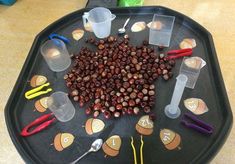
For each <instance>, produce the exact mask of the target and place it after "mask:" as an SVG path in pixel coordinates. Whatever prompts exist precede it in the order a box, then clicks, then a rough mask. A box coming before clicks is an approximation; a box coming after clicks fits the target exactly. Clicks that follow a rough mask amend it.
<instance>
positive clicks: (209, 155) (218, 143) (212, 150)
mask: <svg viewBox="0 0 235 164" xmlns="http://www.w3.org/2000/svg"><path fill="white" fill-rule="evenodd" d="M138 8H146V9H148V8H149V9H151V8H159V9H160V10H162V9H163V10H168V11H170V12H174V13H176V14H177V15H179V16H181V17H184V18H186V19H187V20H188V21H189V22H191V23H193V24H195V25H197V26H198V27H199V28H200V29H202V30H203V31H204V32H205V33H206V34H207V39H208V41H209V43H210V45H211V54H213V56H214V61H213V62H214V64H215V65H214V67H216V74H217V76H218V79H219V81H218V83H219V84H220V88H221V89H220V91H222V94H223V95H222V97H223V100H224V104H225V105H226V108H225V109H226V111H227V119H226V120H225V124H224V126H223V129H222V130H221V132H220V133H219V135H218V137H217V138H216V140H215V141H214V143H213V145H212V146H210V147H209V149H208V151H207V152H206V153H204V154H203V155H201V156H199V157H200V158H199V157H198V158H196V159H194V161H192V162H190V163H208V162H209V161H211V160H212V159H213V157H215V155H216V154H217V153H218V152H219V150H220V149H221V147H222V146H223V144H224V143H225V141H226V139H227V137H228V136H229V133H230V131H231V128H232V125H233V115H232V110H231V107H230V104H229V100H228V96H227V91H226V88H225V84H224V81H223V78H222V73H221V70H220V67H219V62H218V57H217V53H216V50H215V46H214V42H213V37H212V35H211V33H210V32H209V31H208V30H207V29H206V28H205V27H203V26H202V25H200V24H199V23H197V22H196V21H194V20H193V19H191V18H190V17H188V16H186V15H184V14H182V13H180V12H178V11H176V10H172V9H170V8H167V7H164V6H141V7H116V8H109V9H110V10H111V11H112V10H118V9H124V10H128V9H130V10H133V9H138ZM89 9H90V8H82V9H79V10H76V11H74V12H71V13H69V14H67V15H65V16H63V17H61V18H60V19H58V20H56V21H55V22H53V23H51V24H50V25H48V26H47V27H46V28H45V29H43V30H42V31H41V32H40V33H38V34H37V35H36V37H35V39H34V41H33V44H32V46H31V48H30V51H29V53H28V55H27V57H26V60H25V62H24V64H23V67H22V69H21V71H20V73H19V76H18V78H17V80H16V82H15V85H14V87H13V89H12V92H11V94H10V97H9V99H8V101H7V104H6V106H5V110H4V113H5V122H6V126H7V130H8V133H9V135H10V138H11V140H12V142H13V144H14V145H15V147H16V149H17V151H18V153H19V154H20V155H21V157H22V159H23V160H24V161H25V162H26V163H35V158H36V159H37V160H38V161H41V160H40V159H38V157H37V156H34V158H32V156H30V155H29V154H28V153H27V152H26V151H25V150H24V148H23V146H22V145H21V144H20V143H19V141H18V140H17V136H16V135H15V132H14V130H13V127H12V124H11V121H10V119H11V117H10V107H11V105H12V102H13V101H14V96H15V95H16V94H17V90H18V88H19V87H20V83H18V81H22V80H23V79H22V78H23V74H25V72H26V70H27V68H28V67H29V62H30V59H31V58H32V56H33V54H34V53H33V51H35V47H36V45H37V44H39V40H40V37H41V35H42V34H43V33H44V32H46V31H47V30H48V29H50V28H53V26H56V25H57V24H58V23H60V22H63V20H65V19H66V18H69V17H70V16H72V15H73V14H76V13H79V12H80V13H82V12H85V11H87V10H89ZM33 159H34V160H33Z"/></svg>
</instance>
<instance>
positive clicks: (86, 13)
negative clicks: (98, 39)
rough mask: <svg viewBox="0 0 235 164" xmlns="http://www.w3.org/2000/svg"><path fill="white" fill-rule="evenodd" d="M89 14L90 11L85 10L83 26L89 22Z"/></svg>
mask: <svg viewBox="0 0 235 164" xmlns="http://www.w3.org/2000/svg"><path fill="white" fill-rule="evenodd" d="M88 16H89V13H88V12H85V13H84V14H83V16H82V20H83V26H84V27H85V26H86V24H87V22H88Z"/></svg>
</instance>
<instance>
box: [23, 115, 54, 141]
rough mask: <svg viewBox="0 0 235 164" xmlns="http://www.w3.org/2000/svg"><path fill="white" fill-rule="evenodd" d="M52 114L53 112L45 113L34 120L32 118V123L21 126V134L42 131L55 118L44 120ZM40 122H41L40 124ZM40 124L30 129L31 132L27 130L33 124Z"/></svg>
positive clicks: (25, 134)
mask: <svg viewBox="0 0 235 164" xmlns="http://www.w3.org/2000/svg"><path fill="white" fill-rule="evenodd" d="M52 115H53V113H50V114H46V115H43V116H41V117H39V118H37V119H36V120H34V121H33V122H32V123H30V124H29V125H27V126H25V127H24V128H23V130H22V131H21V136H24V137H26V136H30V135H32V134H35V133H38V132H40V131H42V130H43V129H45V128H46V127H48V126H49V125H50V124H52V123H53V122H54V121H55V120H56V118H52V119H51V120H48V121H46V120H47V119H49V118H50V117H51V116H52ZM40 123H42V124H40ZM38 124H40V125H39V126H37V127H36V128H35V129H34V130H32V131H31V132H29V129H30V128H32V127H33V126H36V125H38Z"/></svg>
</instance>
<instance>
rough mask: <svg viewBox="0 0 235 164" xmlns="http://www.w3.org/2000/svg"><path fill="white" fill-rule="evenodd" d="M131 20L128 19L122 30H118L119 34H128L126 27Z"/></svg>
mask: <svg viewBox="0 0 235 164" xmlns="http://www.w3.org/2000/svg"><path fill="white" fill-rule="evenodd" d="M129 20H130V18H128V19H127V20H126V22H125V23H124V25H123V27H122V28H119V29H118V33H119V34H123V33H125V32H126V29H125V27H126V25H127V23H128V22H129Z"/></svg>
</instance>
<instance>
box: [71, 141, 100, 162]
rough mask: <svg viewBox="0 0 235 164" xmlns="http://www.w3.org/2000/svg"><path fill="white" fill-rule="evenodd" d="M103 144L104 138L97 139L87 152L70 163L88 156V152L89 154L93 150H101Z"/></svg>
mask: <svg viewBox="0 0 235 164" xmlns="http://www.w3.org/2000/svg"><path fill="white" fill-rule="evenodd" d="M102 144H103V140H102V139H96V140H95V141H94V142H93V143H92V144H91V148H90V149H89V150H88V151H87V152H85V153H84V154H83V155H82V156H80V157H79V158H78V159H76V160H75V161H73V162H71V163H70V164H75V163H77V162H78V161H79V160H80V159H82V158H83V157H84V156H86V155H87V154H89V153H91V152H97V151H98V150H100V148H101V146H102Z"/></svg>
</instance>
